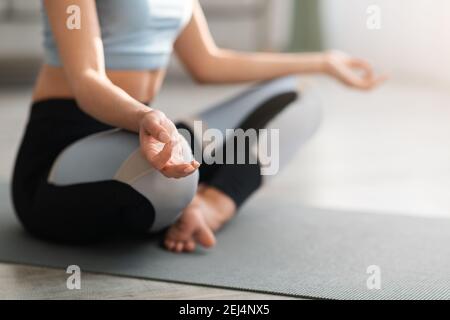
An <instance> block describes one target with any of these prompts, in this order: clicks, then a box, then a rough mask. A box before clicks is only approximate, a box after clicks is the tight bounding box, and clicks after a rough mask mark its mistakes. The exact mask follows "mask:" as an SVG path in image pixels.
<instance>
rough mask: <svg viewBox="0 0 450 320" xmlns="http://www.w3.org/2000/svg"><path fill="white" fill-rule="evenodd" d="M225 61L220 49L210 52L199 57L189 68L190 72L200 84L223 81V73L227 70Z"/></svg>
mask: <svg viewBox="0 0 450 320" xmlns="http://www.w3.org/2000/svg"><path fill="white" fill-rule="evenodd" d="M223 62H224V61H223V59H221V57H220V52H219V51H217V52H215V53H214V54H213V53H210V54H208V55H207V56H204V57H201V58H198V59H197V61H196V62H195V64H193V65H192V66H191V67H190V68H189V73H190V75H191V77H192V79H193V80H194V81H195V82H196V83H198V84H217V83H220V82H222V75H223V73H224V72H225V70H224V66H223Z"/></svg>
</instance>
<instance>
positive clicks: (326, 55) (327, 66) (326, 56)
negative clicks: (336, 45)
mask: <svg viewBox="0 0 450 320" xmlns="http://www.w3.org/2000/svg"><path fill="white" fill-rule="evenodd" d="M332 55H333V52H332V51H325V52H323V53H322V57H321V60H322V62H321V72H322V73H324V74H327V75H329V74H330V73H331V61H332Z"/></svg>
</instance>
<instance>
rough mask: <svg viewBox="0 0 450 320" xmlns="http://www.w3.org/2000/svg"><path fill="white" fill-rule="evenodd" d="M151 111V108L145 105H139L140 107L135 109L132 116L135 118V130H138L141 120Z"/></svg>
mask: <svg viewBox="0 0 450 320" xmlns="http://www.w3.org/2000/svg"><path fill="white" fill-rule="evenodd" d="M151 111H153V109H152V108H150V107H147V106H141V107H140V108H138V109H137V110H136V112H135V115H134V118H135V120H134V123H135V128H136V132H139V130H140V127H141V123H142V120H143V119H144V118H145V116H146V115H147V114H148V113H149V112H151Z"/></svg>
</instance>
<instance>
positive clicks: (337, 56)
mask: <svg viewBox="0 0 450 320" xmlns="http://www.w3.org/2000/svg"><path fill="white" fill-rule="evenodd" d="M325 72H326V73H327V74H329V75H331V76H332V77H334V78H336V79H337V80H339V81H341V82H343V83H344V84H346V85H348V86H350V87H353V88H357V89H361V90H370V89H373V88H375V87H376V86H377V85H379V84H381V83H382V82H384V81H385V80H386V79H387V76H376V75H375V73H374V71H373V69H372V66H371V65H370V64H369V63H368V62H366V61H364V60H362V59H357V58H353V57H351V56H349V55H348V54H346V53H343V52H340V51H329V52H327V53H325Z"/></svg>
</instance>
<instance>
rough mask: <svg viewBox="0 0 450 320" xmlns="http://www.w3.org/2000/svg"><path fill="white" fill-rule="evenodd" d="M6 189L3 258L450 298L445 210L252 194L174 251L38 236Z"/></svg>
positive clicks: (367, 294) (245, 284)
mask: <svg viewBox="0 0 450 320" xmlns="http://www.w3.org/2000/svg"><path fill="white" fill-rule="evenodd" d="M6 192H7V185H6V184H2V185H1V186H0V193H1V197H0V201H1V206H0V207H1V210H0V261H3V262H14V263H24V264H31V265H39V266H48V267H58V268H67V266H69V265H73V264H76V265H78V266H80V268H81V270H82V271H92V272H99V273H106V274H114V275H122V276H130V277H139V278H148V279H156V280H166V281H175V282H181V283H189V284H198V285H205V286H214V287H223V288H233V289H240V290H251V291H258V292H266V293H275V294H283V295H291V296H298V297H310V298H328V299H449V298H450V220H446V219H431V218H430V219H427V218H415V217H406V216H395V215H383V214H367V213H359V212H345V211H333V210H321V209H313V208H306V207H302V206H299V205H297V204H295V203H286V202H277V201H275V200H274V199H272V201H269V200H270V199H267V201H265V200H263V201H258V202H256V201H254V202H252V201H250V203H249V204H248V205H247V206H245V207H244V208H243V209H242V211H241V212H240V213H239V215H238V217H237V218H236V219H234V220H233V221H232V222H231V223H230V224H229V225H227V226H226V227H225V228H224V229H223V230H222V231H221V232H219V234H218V241H217V246H216V247H215V248H213V249H211V250H198V251H196V252H195V253H192V254H174V253H170V252H167V251H165V250H164V249H162V248H161V247H160V246H159V243H158V239H157V238H155V237H152V238H149V239H134V240H132V239H128V240H114V241H111V242H109V243H103V244H97V245H92V246H65V245H56V244H51V243H47V242H43V241H40V240H36V239H34V238H32V237H30V236H29V235H28V234H26V233H25V231H24V230H23V229H22V227H21V226H20V225H19V223H18V221H17V219H16V217H15V216H14V214H13V211H12V209H11V205H10V203H9V200H8V199H7V198H8V197H7V194H6ZM61 214H63V213H61ZM67 219H76V217H67ZM370 266H375V267H370ZM373 268H375V269H373ZM368 271H369V272H374V271H375V273H372V274H370V273H367V272H368ZM374 277H377V278H376V279H374ZM368 279H369V281H368ZM368 282H369V286H368ZM369 288H370V289H369ZM377 288H379V289H377Z"/></svg>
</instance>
